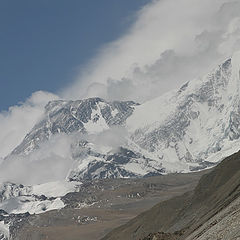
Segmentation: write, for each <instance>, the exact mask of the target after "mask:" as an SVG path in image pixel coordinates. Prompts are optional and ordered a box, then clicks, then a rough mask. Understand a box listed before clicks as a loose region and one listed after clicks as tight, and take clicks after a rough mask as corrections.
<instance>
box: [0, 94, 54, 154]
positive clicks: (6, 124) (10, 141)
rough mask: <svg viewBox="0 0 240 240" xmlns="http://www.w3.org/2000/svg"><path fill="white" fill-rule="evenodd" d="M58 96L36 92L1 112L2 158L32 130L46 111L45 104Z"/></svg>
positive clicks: (0, 140)
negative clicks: (22, 101)
mask: <svg viewBox="0 0 240 240" xmlns="http://www.w3.org/2000/svg"><path fill="white" fill-rule="evenodd" d="M53 99H57V96H56V95H54V94H52V93H47V92H42V91H39V92H35V93H33V94H32V96H31V97H30V98H28V99H27V100H26V101H25V102H24V103H20V104H19V105H16V106H13V107H10V108H9V110H8V111H6V112H1V113H0V133H1V134H0V146H1V147H0V158H3V157H5V156H6V155H8V154H9V153H10V152H11V151H12V150H13V149H14V148H15V147H16V146H17V145H18V144H19V143H20V142H21V141H22V140H23V138H24V137H25V135H26V134H27V133H28V132H29V131H30V130H31V128H32V127H33V126H34V124H35V123H36V122H37V121H38V120H39V119H40V117H41V116H42V114H43V112H44V106H45V105H46V104H47V103H48V102H49V101H50V100H53Z"/></svg>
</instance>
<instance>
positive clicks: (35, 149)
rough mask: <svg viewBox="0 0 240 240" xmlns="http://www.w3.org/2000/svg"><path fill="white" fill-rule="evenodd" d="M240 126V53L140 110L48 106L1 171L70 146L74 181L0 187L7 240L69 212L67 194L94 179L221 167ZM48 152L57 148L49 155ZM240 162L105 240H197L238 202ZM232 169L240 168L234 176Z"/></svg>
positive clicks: (85, 104)
mask: <svg viewBox="0 0 240 240" xmlns="http://www.w3.org/2000/svg"><path fill="white" fill-rule="evenodd" d="M239 119H240V52H238V53H235V54H234V55H233V56H232V57H231V58H229V59H227V60H225V61H224V62H223V63H221V64H220V65H219V66H217V67H216V68H215V69H213V70H212V71H211V72H210V73H208V74H207V75H205V76H203V77H202V78H197V79H193V80H192V81H189V82H187V83H185V84H184V85H183V86H181V87H180V88H179V89H177V90H172V91H170V92H168V93H166V94H164V95H162V96H160V97H158V98H155V99H153V100H150V101H147V102H144V103H141V104H139V103H135V102H134V101H112V102H111V101H106V100H104V99H101V98H98V97H95V98H88V99H83V100H76V101H67V100H56V101H51V102H49V103H48V104H47V105H46V106H45V113H44V114H43V116H42V117H41V119H40V120H39V122H38V123H36V125H35V126H34V127H33V128H32V130H31V131H30V132H29V133H28V134H27V135H26V136H25V137H24V139H23V141H22V142H21V143H20V144H19V145H18V146H16V147H15V148H14V149H13V151H12V152H11V153H10V154H9V155H8V156H6V157H5V159H4V160H3V163H1V164H3V165H4V164H8V165H10V166H11V161H13V159H14V161H16V160H18V159H24V158H28V159H35V158H36V155H35V154H36V153H38V158H40V159H41V153H42V152H44V151H51V148H54V146H55V145H54V144H55V143H56V142H58V141H60V142H61V141H62V139H67V149H69V151H68V152H67V154H68V155H67V160H69V159H71V161H69V164H66V165H64V166H67V169H66V172H67V175H64V176H61V181H55V182H45V183H44V184H41V185H38V184H37V185H36V184H35V185H22V184H21V183H12V182H5V183H2V185H1V188H0V202H1V209H2V210H1V211H2V213H1V218H2V221H0V231H1V232H2V236H0V239H8V238H9V234H10V235H11V227H12V226H13V223H15V221H20V220H19V219H24V216H25V215H24V216H22V215H21V214H26V213H28V214H39V213H42V212H46V211H50V210H53V209H61V208H64V207H66V203H65V202H64V201H63V198H64V196H65V195H66V194H68V193H71V192H72V193H73V192H79V191H81V190H80V189H81V185H82V184H83V183H85V182H86V181H93V180H99V179H126V178H127V179H129V178H134V179H139V178H143V177H144V178H147V177H153V176H161V175H166V174H170V173H190V172H196V171H199V170H203V169H208V168H212V167H214V166H216V165H217V164H218V163H220V162H221V161H222V160H223V159H224V158H226V157H227V156H229V155H231V154H233V153H235V152H237V151H238V150H239V147H238V146H239V143H240V120H239ZM50 143H51V145H50ZM46 145H50V146H51V147H49V148H43V146H46ZM64 148H65V145H64V147H60V150H61V151H64V150H65V149H64ZM57 151H59V150H57ZM39 153H40V157H39ZM57 154H58V152H56V157H58V155H57ZM231 159H233V160H231ZM238 159H239V153H238V154H237V155H233V156H232V157H231V158H230V160H229V161H227V160H225V161H224V162H223V163H222V164H220V165H219V166H217V167H216V169H215V170H214V171H213V172H211V173H209V175H207V176H205V177H203V178H202V179H201V180H200V182H199V185H198V186H197V187H196V189H195V191H194V192H191V193H186V194H185V195H183V196H180V197H177V198H176V199H172V200H169V201H168V202H164V203H160V204H159V205H157V206H155V207H154V208H153V209H151V210H150V211H149V212H146V213H143V214H142V215H140V216H138V217H137V218H136V219H133V220H132V222H130V223H129V224H127V225H125V226H123V227H121V228H119V229H117V230H116V231H113V232H112V233H110V234H109V235H108V236H107V237H106V238H105V239H139V238H143V237H148V238H147V239H158V238H159V239H161V237H165V239H167V238H166V237H167V235H166V234H170V235H169V239H174V237H180V238H179V239H184V238H183V237H182V236H184V237H189V236H193V235H191V234H195V232H194V231H196V229H199V227H200V226H202V225H204V223H206V222H208V221H211V219H212V218H213V217H214V216H215V214H218V213H219V214H222V213H221V210H222V209H224V208H225V207H226V206H228V205H229V204H230V203H232V202H233V201H234V200H235V196H236V197H237V196H238V181H237V179H235V177H234V176H235V174H238V173H237V172H235V171H237V170H238V167H239V166H238V161H239V160H238ZM67 160H66V161H67ZM34 161H35V160H33V162H34ZM228 164H229V165H228ZM3 165H2V166H3ZM225 168H226V172H224V171H225ZM232 168H236V169H233V170H231V171H230V170H229V171H227V169H232ZM219 169H220V170H219ZM55 171H58V168H57V167H56V169H55ZM230 177H233V178H231V179H230ZM64 179H65V180H64ZM235 180H236V181H235ZM233 181H235V182H233ZM210 183H211V184H210ZM49 189H52V190H49ZM226 189H227V191H225V190H226ZM51 191H52V192H51ZM235 193H236V194H235ZM232 194H233V195H232ZM137 196H138V195H137ZM232 196H233V197H232ZM226 201H227V202H226ZM93 202H94V201H92V200H91V201H90V202H89V201H87V202H82V203H81V204H80V205H81V206H88V205H89V204H93ZM164 209H165V210H164ZM195 210H196V211H197V217H196V216H195V214H194V211H195ZM19 214H20V215H19ZM16 216H17V217H16ZM19 216H20V217H19ZM158 216H160V218H159V217H158ZM163 216H164V217H163ZM151 217H153V219H152V218H151ZM21 221H22V220H21ZM204 231H205V230H204ZM9 232H10V233H9ZM147 234H150V235H149V236H147ZM174 234H175V235H176V236H175V235H174ZM199 234H200V233H199ZM194 236H195V235H194ZM198 236H200V235H198ZM1 237H2V238H1ZM177 239H178V238H177ZM189 239H198V237H195V238H189ZM199 239H200V238H199Z"/></svg>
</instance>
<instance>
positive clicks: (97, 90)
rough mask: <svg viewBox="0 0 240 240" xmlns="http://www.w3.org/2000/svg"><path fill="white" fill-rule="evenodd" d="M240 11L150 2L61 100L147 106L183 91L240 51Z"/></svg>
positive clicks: (186, 0) (182, 0) (189, 0)
mask: <svg viewBox="0 0 240 240" xmlns="http://www.w3.org/2000/svg"><path fill="white" fill-rule="evenodd" d="M239 9H240V2H239V1H234V0H233V1H231V0H211V1H209V0H178V1H176V0H155V1H151V2H150V3H149V4H147V5H146V6H145V7H143V8H142V9H141V10H140V11H139V12H138V14H137V20H136V22H135V23H134V24H133V25H132V26H131V28H130V29H129V30H128V31H127V32H126V34H125V35H124V36H123V37H121V38H120V39H117V40H116V41H114V42H112V43H110V44H107V45H106V46H104V47H103V48H102V49H101V50H100V52H99V54H98V55H97V56H96V57H95V58H94V59H92V61H91V62H90V63H89V64H87V65H86V66H84V68H82V69H81V71H80V74H79V76H78V78H77V80H76V81H75V83H74V84H72V85H71V86H69V87H68V88H67V89H65V90H64V91H62V93H61V94H62V95H63V96H64V97H66V98H83V97H92V96H100V97H103V98H105V99H108V100H129V99H131V100H135V101H138V102H144V101H146V100H149V99H152V98H154V97H156V96H159V95H161V94H163V93H164V92H166V91H168V90H170V89H173V88H176V87H179V86H180V85H181V84H183V83H184V82H186V81H189V80H191V79H193V78H196V77H198V76H201V75H203V74H206V73H208V72H209V71H210V70H211V68H213V67H215V66H216V65H217V64H218V63H220V62H221V61H223V60H224V59H225V58H227V57H229V56H231V55H232V53H233V52H234V51H236V50H237V49H240V31H239V28H240V24H239V21H240V11H239Z"/></svg>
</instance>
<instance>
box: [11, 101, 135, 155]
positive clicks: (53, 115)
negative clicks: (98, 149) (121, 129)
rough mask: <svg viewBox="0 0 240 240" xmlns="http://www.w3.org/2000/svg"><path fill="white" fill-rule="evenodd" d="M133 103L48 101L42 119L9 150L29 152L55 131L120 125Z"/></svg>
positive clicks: (62, 131) (19, 152)
mask: <svg viewBox="0 0 240 240" xmlns="http://www.w3.org/2000/svg"><path fill="white" fill-rule="evenodd" d="M136 105H137V104H136V103H134V102H131V101H129V102H118V101H115V102H111V103H108V102H106V101H104V100H103V99H101V98H89V99H85V100H78V101H63V100H57V101H52V102H49V103H48V104H47V106H46V107H45V109H46V111H45V115H44V116H43V118H42V120H41V121H40V122H39V123H38V124H36V125H35V126H34V128H33V129H32V130H31V132H30V133H29V134H27V136H26V137H25V138H24V140H23V142H22V143H21V144H20V145H19V146H18V147H16V148H15V149H14V150H13V152H12V154H29V153H31V152H32V151H33V150H35V149H37V148H38V147H39V144H41V143H42V142H44V141H46V140H48V139H49V138H50V137H51V136H52V135H54V134H58V133H66V134H70V133H74V132H81V133H95V132H101V131H103V130H105V129H108V128H109V127H111V126H114V125H122V124H123V123H124V122H125V121H126V119H127V118H128V117H129V116H130V115H131V114H132V112H133V110H134V106H136Z"/></svg>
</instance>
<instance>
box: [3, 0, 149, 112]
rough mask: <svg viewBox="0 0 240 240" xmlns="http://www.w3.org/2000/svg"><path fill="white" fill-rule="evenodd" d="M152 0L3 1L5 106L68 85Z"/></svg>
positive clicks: (5, 107)
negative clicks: (102, 47) (38, 92)
mask: <svg viewBox="0 0 240 240" xmlns="http://www.w3.org/2000/svg"><path fill="white" fill-rule="evenodd" d="M148 2H149V0H41V1H38V0H21V1H19V0H1V1H0V81H1V88H0V111H2V110H7V108H8V107H9V106H12V105H15V104H16V103H18V102H20V101H24V100H25V99H26V97H29V96H30V95H31V93H32V92H34V91H37V90H45V91H51V92H56V91H58V90H59V89H61V88H63V87H64V86H65V85H68V84H69V82H70V81H72V79H73V78H74V77H75V75H76V74H77V73H78V70H79V67H80V66H82V65H84V64H86V63H87V62H88V61H89V60H90V59H91V58H92V57H93V56H94V55H96V53H97V52H98V50H99V49H100V47H101V46H103V45H104V44H106V43H108V42H111V41H113V40H114V39H117V38H118V37H119V36H120V35H121V34H122V33H123V32H124V31H126V29H127V28H128V27H129V25H130V24H131V23H132V21H134V13H135V12H137V10H139V9H140V8H141V7H142V6H143V5H145V4H146V3H148Z"/></svg>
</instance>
